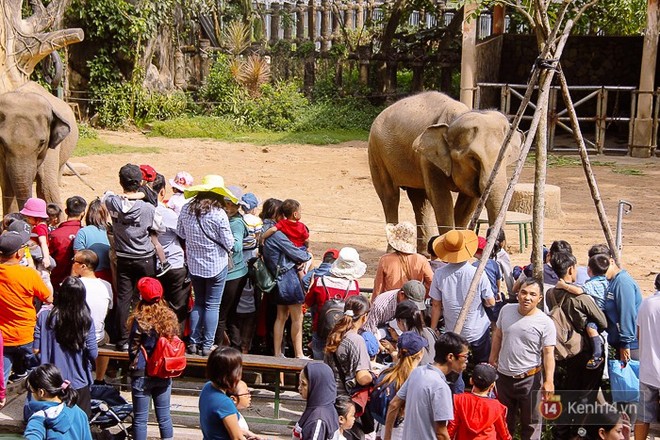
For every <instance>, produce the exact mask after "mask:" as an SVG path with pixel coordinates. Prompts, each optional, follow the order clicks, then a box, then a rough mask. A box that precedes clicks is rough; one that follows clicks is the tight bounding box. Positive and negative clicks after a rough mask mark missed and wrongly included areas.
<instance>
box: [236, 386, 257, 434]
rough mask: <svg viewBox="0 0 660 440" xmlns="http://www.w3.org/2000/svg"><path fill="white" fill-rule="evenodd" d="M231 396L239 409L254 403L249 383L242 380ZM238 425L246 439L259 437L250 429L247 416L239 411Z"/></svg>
mask: <svg viewBox="0 0 660 440" xmlns="http://www.w3.org/2000/svg"><path fill="white" fill-rule="evenodd" d="M229 398H230V399H231V400H232V402H234V405H236V409H237V410H241V409H247V408H249V407H250V405H252V394H251V393H250V389H249V388H248V386H247V384H246V383H245V382H243V381H242V380H239V381H238V385H236V388H235V389H234V394H230V395H229ZM238 426H239V427H240V428H241V432H242V433H243V435H244V436H245V438H246V439H258V438H259V437H258V436H257V435H256V434H254V433H253V432H252V431H250V427H249V426H248V423H247V422H246V421H245V417H243V415H242V414H241V413H240V412H239V413H238Z"/></svg>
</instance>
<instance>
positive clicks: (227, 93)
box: [199, 54, 248, 116]
mask: <svg viewBox="0 0 660 440" xmlns="http://www.w3.org/2000/svg"><path fill="white" fill-rule="evenodd" d="M230 64H231V60H230V58H229V56H227V55H225V54H217V57H216V59H215V61H214V62H213V65H212V66H211V71H210V72H209V76H208V77H207V78H206V83H205V84H204V86H203V87H202V88H201V89H200V91H199V98H200V99H201V100H202V101H205V102H206V103H207V108H212V113H213V114H214V115H215V116H223V115H234V114H238V113H240V107H241V103H242V101H244V100H246V99H248V96H247V91H245V90H242V89H241V87H240V85H239V84H238V83H237V82H236V80H235V79H234V77H233V76H232V74H231V70H230Z"/></svg>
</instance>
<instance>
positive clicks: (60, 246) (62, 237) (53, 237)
mask: <svg viewBox="0 0 660 440" xmlns="http://www.w3.org/2000/svg"><path fill="white" fill-rule="evenodd" d="M86 208H87V202H86V201H85V199H83V198H82V197H80V196H73V197H69V198H68V199H66V208H65V209H64V212H65V213H66V221H64V222H62V223H61V224H60V225H59V226H58V227H57V228H55V229H54V230H53V231H52V232H51V233H50V243H48V249H49V251H50V256H51V257H53V259H54V260H55V267H54V268H53V270H52V271H51V272H50V282H51V284H52V285H53V288H54V289H55V290H57V289H59V287H60V283H61V282H62V281H63V280H64V278H66V277H68V276H69V275H71V267H72V266H73V262H72V258H73V239H74V238H75V237H76V234H77V233H78V231H79V230H80V228H82V219H83V217H84V216H85V209H86ZM46 212H47V211H46Z"/></svg>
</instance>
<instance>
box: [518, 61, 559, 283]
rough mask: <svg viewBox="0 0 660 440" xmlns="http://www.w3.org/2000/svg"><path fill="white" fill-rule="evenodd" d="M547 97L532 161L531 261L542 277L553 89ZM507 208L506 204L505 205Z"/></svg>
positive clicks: (540, 111) (541, 277) (542, 74)
mask: <svg viewBox="0 0 660 440" xmlns="http://www.w3.org/2000/svg"><path fill="white" fill-rule="evenodd" d="M547 74H548V72H547V71H544V72H541V83H545V82H546V81H545V76H546V75H547ZM548 96H549V99H548V100H547V101H546V102H544V103H542V104H541V103H539V104H538V106H537V108H536V111H537V112H538V113H540V114H541V117H540V118H539V126H538V128H537V129H536V139H535V141H536V158H535V159H536V160H535V163H534V208H533V209H532V263H533V267H534V275H533V276H534V278H536V279H537V280H542V279H543V268H544V263H545V261H543V223H544V220H545V177H546V173H547V163H548V105H549V104H550V100H551V99H552V97H553V96H556V93H553V89H552V88H551V89H549V90H548ZM507 209H508V206H507Z"/></svg>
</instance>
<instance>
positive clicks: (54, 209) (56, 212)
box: [46, 203, 62, 232]
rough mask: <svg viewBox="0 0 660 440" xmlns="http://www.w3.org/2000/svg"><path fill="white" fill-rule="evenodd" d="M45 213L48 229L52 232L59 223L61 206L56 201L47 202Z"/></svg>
mask: <svg viewBox="0 0 660 440" xmlns="http://www.w3.org/2000/svg"><path fill="white" fill-rule="evenodd" d="M46 213H47V214H48V230H49V231H51V232H52V231H53V230H54V229H55V228H57V225H59V224H60V216H61V215H62V208H60V207H59V206H58V205H57V203H49V204H48V205H47V206H46Z"/></svg>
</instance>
